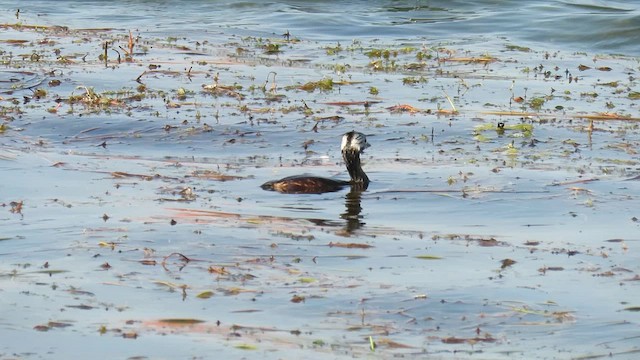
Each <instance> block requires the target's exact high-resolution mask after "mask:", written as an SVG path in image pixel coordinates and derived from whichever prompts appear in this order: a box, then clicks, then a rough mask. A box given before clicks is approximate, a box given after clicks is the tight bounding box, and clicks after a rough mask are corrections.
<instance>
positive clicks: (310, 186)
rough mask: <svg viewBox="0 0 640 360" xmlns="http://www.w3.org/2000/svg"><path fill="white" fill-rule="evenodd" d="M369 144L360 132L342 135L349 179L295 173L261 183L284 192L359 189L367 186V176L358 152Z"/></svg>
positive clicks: (343, 154)
mask: <svg viewBox="0 0 640 360" xmlns="http://www.w3.org/2000/svg"><path fill="white" fill-rule="evenodd" d="M369 146H371V145H370V144H369V143H368V142H367V137H366V136H365V135H364V134H363V133H360V132H357V131H350V132H348V133H346V134H344V135H343V136H342V144H341V145H340V149H341V151H342V159H343V160H344V162H345V165H346V166H347V171H348V172H349V176H350V177H351V180H350V181H344V180H335V179H328V178H324V177H317V176H308V175H295V176H289V177H286V178H283V179H280V180H274V181H268V182H266V183H264V184H262V185H261V188H263V189H264V190H270V191H277V192H280V193H285V194H322V193H326V192H333V191H338V190H341V189H342V188H344V187H345V186H347V185H351V186H352V188H354V189H356V190H360V191H364V190H366V189H367V187H368V186H369V177H367V174H366V173H365V172H364V170H362V165H361V163H360V154H361V153H362V152H363V151H364V149H366V148H368V147H369Z"/></svg>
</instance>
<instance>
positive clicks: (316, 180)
mask: <svg viewBox="0 0 640 360" xmlns="http://www.w3.org/2000/svg"><path fill="white" fill-rule="evenodd" d="M348 185H349V182H348V181H344V180H333V179H327V178H322V177H315V176H305V175H297V176H289V177H286V178H283V179H280V180H274V181H268V182H266V183H264V184H262V186H260V187H261V188H263V189H264V190H271V191H277V192H281V193H285V194H322V193H326V192H334V191H338V190H341V189H342V188H344V187H345V186H348Z"/></svg>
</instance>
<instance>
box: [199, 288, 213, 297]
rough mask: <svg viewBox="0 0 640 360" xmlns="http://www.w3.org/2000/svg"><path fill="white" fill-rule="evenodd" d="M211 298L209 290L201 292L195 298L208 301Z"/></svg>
mask: <svg viewBox="0 0 640 360" xmlns="http://www.w3.org/2000/svg"><path fill="white" fill-rule="evenodd" d="M212 296H213V291H211V290H207V291H203V292H201V293H200V294H198V295H196V297H197V298H199V299H208V298H210V297H212Z"/></svg>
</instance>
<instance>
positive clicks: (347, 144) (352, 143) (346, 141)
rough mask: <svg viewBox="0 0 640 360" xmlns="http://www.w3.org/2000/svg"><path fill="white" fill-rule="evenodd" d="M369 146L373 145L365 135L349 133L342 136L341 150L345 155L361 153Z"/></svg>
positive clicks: (354, 132)
mask: <svg viewBox="0 0 640 360" xmlns="http://www.w3.org/2000/svg"><path fill="white" fill-rule="evenodd" d="M369 146H371V145H370V144H369V143H368V142H367V137H366V136H365V135H364V134H363V133H360V132H356V131H349V132H348V133H346V134H344V135H343V136H342V145H340V150H342V153H343V154H344V152H345V151H355V152H357V153H361V152H363V151H364V149H366V148H368V147H369Z"/></svg>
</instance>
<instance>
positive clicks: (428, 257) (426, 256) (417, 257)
mask: <svg viewBox="0 0 640 360" xmlns="http://www.w3.org/2000/svg"><path fill="white" fill-rule="evenodd" d="M416 259H420V260H442V257H441V256H436V255H418V256H416Z"/></svg>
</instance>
